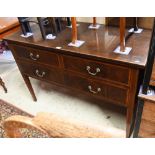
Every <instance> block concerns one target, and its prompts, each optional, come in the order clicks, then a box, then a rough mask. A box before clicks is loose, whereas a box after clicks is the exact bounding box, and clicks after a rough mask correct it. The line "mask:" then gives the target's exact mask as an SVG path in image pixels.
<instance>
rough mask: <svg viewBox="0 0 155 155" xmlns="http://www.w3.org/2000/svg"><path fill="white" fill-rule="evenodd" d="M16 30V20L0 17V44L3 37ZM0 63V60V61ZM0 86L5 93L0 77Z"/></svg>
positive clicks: (17, 27) (17, 25)
mask: <svg viewBox="0 0 155 155" xmlns="http://www.w3.org/2000/svg"><path fill="white" fill-rule="evenodd" d="M17 30H19V23H18V20H17V18H13V17H6V18H2V17H1V18H0V40H1V42H3V40H2V39H3V37H5V36H7V35H9V34H11V33H13V32H16V31H17ZM2 46H7V45H5V44H4V43H3V45H2ZM3 48H4V47H3ZM4 49H7V47H5V48H4ZM2 52H3V49H2V51H1V53H2ZM1 53H0V54H1ZM1 55H2V54H1ZM1 58H2V57H1ZM0 62H1V60H0ZM0 85H1V86H2V87H3V89H4V91H5V92H7V88H6V86H5V83H4V82H3V81H2V78H1V77H0Z"/></svg>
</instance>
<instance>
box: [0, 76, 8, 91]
mask: <svg viewBox="0 0 155 155" xmlns="http://www.w3.org/2000/svg"><path fill="white" fill-rule="evenodd" d="M0 85H1V86H2V87H3V89H4V91H5V93H7V88H6V86H5V83H4V82H3V80H2V78H1V77H0Z"/></svg>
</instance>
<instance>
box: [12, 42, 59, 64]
mask: <svg viewBox="0 0 155 155" xmlns="http://www.w3.org/2000/svg"><path fill="white" fill-rule="evenodd" d="M10 47H11V48H13V52H14V53H15V55H16V56H17V57H19V58H24V59H27V60H31V61H33V62H39V63H43V64H46V65H51V66H59V61H58V56H57V54H55V53H52V52H47V51H43V50H38V49H34V48H29V47H23V46H16V45H11V46H10Z"/></svg>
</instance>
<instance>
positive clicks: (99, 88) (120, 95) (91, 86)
mask: <svg viewBox="0 0 155 155" xmlns="http://www.w3.org/2000/svg"><path fill="white" fill-rule="evenodd" d="M64 82H65V84H66V85H67V86H69V87H72V88H74V89H78V90H81V91H84V92H86V93H89V94H92V95H94V96H96V97H103V98H104V99H107V100H109V101H113V102H114V103H116V104H122V105H125V104H126V98H127V89H123V88H119V87H116V86H110V85H108V84H104V83H101V82H99V81H94V80H90V79H89V80H88V79H86V78H83V77H80V76H77V75H73V74H69V73H65V76H64Z"/></svg>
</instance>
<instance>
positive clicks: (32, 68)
mask: <svg viewBox="0 0 155 155" xmlns="http://www.w3.org/2000/svg"><path fill="white" fill-rule="evenodd" d="M18 65H19V67H20V70H21V71H22V72H23V73H25V74H28V75H29V76H32V77H34V78H39V79H41V80H48V81H52V82H57V83H63V75H62V72H61V71H59V70H57V69H55V68H52V67H51V68H50V69H48V68H46V67H44V66H41V65H35V64H31V63H25V62H20V63H18Z"/></svg>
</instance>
